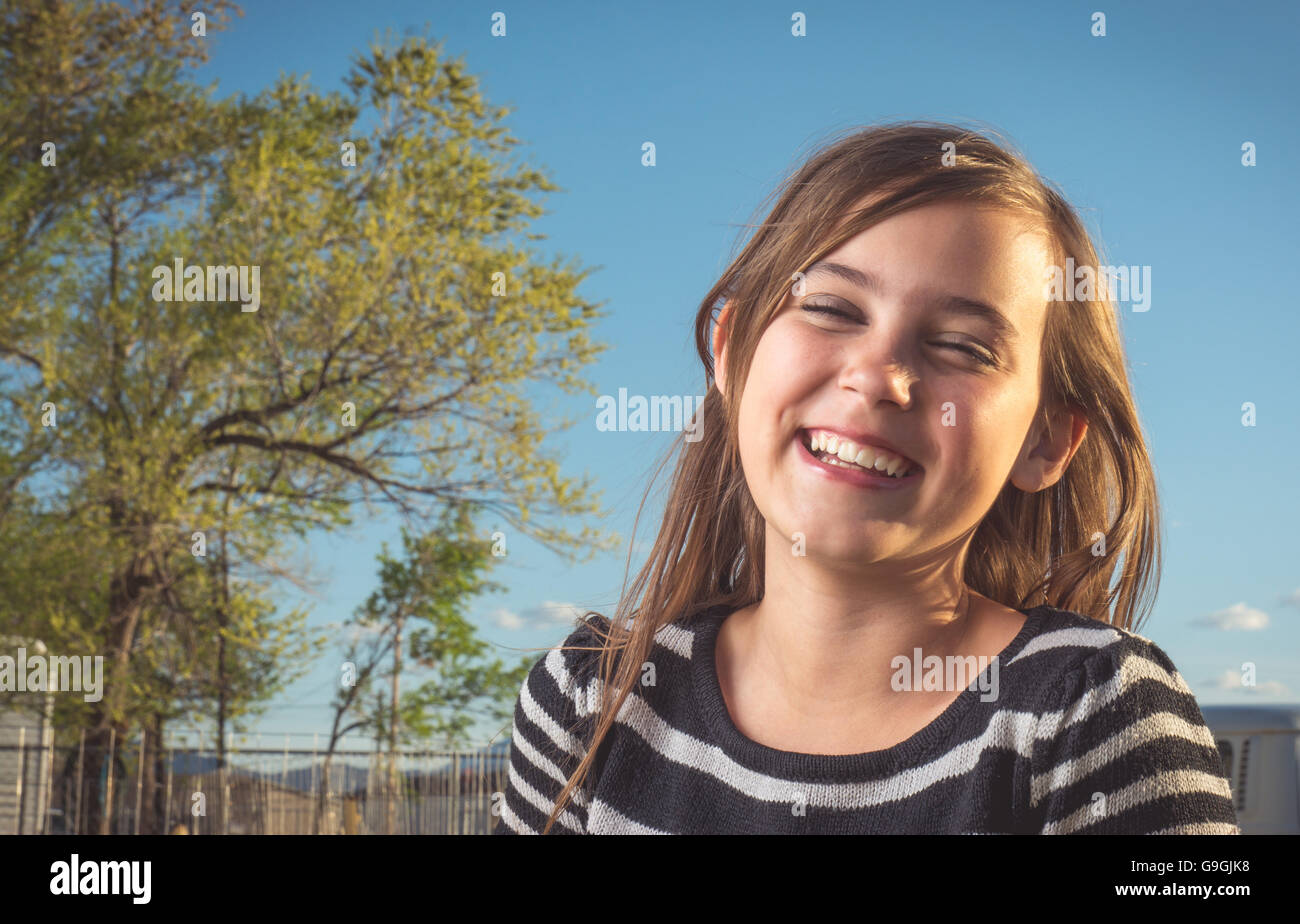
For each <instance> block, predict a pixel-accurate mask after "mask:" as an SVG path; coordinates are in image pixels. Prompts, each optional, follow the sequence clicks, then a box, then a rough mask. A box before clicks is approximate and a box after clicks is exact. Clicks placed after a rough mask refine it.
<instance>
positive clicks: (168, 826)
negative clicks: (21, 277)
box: [159, 270, 260, 834]
mask: <svg viewBox="0 0 1300 924" xmlns="http://www.w3.org/2000/svg"><path fill="white" fill-rule="evenodd" d="M259 272H260V270H259ZM159 744H161V742H159ZM166 751H167V792H166V795H164V796H163V806H164V808H163V828H162V829H163V834H171V833H172V765H173V764H175V763H176V749H175V748H167V749H166Z"/></svg>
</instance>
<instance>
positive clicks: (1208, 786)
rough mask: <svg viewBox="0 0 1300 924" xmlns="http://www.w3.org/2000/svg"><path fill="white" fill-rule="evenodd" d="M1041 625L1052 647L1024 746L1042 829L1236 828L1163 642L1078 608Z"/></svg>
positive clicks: (1212, 750) (1217, 761)
mask: <svg viewBox="0 0 1300 924" xmlns="http://www.w3.org/2000/svg"><path fill="white" fill-rule="evenodd" d="M1059 612H1060V611H1058V613H1059ZM1049 618H1052V619H1056V618H1057V617H1056V615H1053V616H1051V617H1049ZM1089 623H1092V625H1089ZM1053 635H1056V637H1057V642H1058V643H1059V649H1058V650H1059V651H1061V652H1063V653H1064V657H1063V658H1062V659H1061V660H1060V661H1059V663H1057V664H1055V665H1054V671H1053V676H1052V677H1050V678H1045V680H1049V681H1050V682H1046V683H1045V690H1044V692H1043V693H1042V695H1041V696H1040V697H1039V703H1038V708H1037V710H1036V712H1037V715H1036V717H1035V733H1034V738H1033V742H1032V751H1031V764H1032V767H1033V772H1032V774H1031V776H1032V779H1031V782H1030V790H1031V792H1030V803H1031V805H1033V806H1035V807H1036V809H1037V810H1038V811H1039V812H1040V813H1041V818H1040V819H1039V821H1040V822H1041V825H1042V827H1041V830H1042V831H1043V833H1069V832H1074V831H1082V830H1087V831H1089V832H1093V833H1116V834H1144V833H1187V834H1197V833H1237V831H1238V829H1237V827H1236V819H1235V815H1234V811H1233V806H1232V799H1231V793H1230V790H1229V785H1228V781H1227V779H1226V778H1225V777H1224V775H1223V765H1222V760H1221V758H1220V756H1219V752H1218V748H1217V746H1216V745H1215V742H1214V736H1213V734H1212V733H1211V732H1210V729H1209V727H1208V725H1207V724H1206V722H1205V717H1204V716H1203V715H1202V713H1201V709H1200V706H1199V705H1198V704H1197V702H1196V697H1195V695H1194V694H1193V693H1192V691H1191V688H1190V687H1188V685H1187V683H1186V681H1184V679H1183V677H1182V675H1181V674H1179V672H1178V669H1177V668H1176V667H1175V666H1174V662H1173V660H1172V659H1171V658H1170V657H1169V655H1168V654H1167V653H1166V652H1165V651H1164V649H1162V648H1161V647H1160V646H1159V645H1157V644H1156V643H1155V642H1153V641H1151V640H1150V639H1148V638H1145V637H1144V636H1141V635H1138V634H1136V633H1133V632H1129V631H1127V630H1124V629H1119V628H1116V627H1113V626H1107V625H1105V624H1104V623H1099V622H1095V621H1093V620H1089V619H1088V618H1087V617H1084V616H1079V615H1078V614H1064V615H1063V616H1062V617H1061V618H1060V620H1059V625H1058V626H1057V627H1056V628H1054V629H1052V630H1051V631H1049V632H1047V633H1045V636H1044V637H1050V636H1053Z"/></svg>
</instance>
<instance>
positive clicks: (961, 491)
mask: <svg viewBox="0 0 1300 924" xmlns="http://www.w3.org/2000/svg"><path fill="white" fill-rule="evenodd" d="M1050 253H1051V251H1050V249H1049V241H1048V238H1047V236H1046V234H1045V233H1044V232H1042V231H1035V230H1030V229H1028V227H1027V225H1026V223H1025V222H1024V220H1023V219H1022V218H1021V217H1020V216H1017V215H1015V214H1013V213H1010V212H1006V211H1000V210H995V209H991V208H988V207H983V208H981V207H978V206H974V205H970V204H966V203H955V202H953V203H948V202H945V203H935V204H930V205H926V206H922V207H918V208H916V209H913V210H911V211H908V212H904V213H902V214H899V215H895V216H893V217H892V218H889V219H886V220H885V221H883V222H881V223H880V224H877V225H875V226H874V227H872V228H869V229H867V230H866V231H864V232H862V233H861V234H859V235H858V236H857V237H855V238H853V239H851V240H849V241H848V242H846V243H845V244H844V245H843V246H841V247H840V248H839V249H838V250H836V251H834V252H833V253H831V254H829V255H828V256H826V257H825V258H824V259H823V260H822V261H820V262H819V263H818V264H817V265H815V266H813V267H811V268H809V270H808V271H807V273H806V274H805V278H804V280H803V283H802V291H800V290H799V289H798V288H797V287H795V286H793V285H792V291H791V293H789V294H787V296H786V299H785V302H784V303H783V305H782V307H781V309H780V310H779V312H778V313H777V315H776V316H775V318H774V319H773V320H772V322H771V324H770V325H769V326H768V328H767V330H766V331H764V333H763V336H762V338H761V340H760V342H759V344H758V347H757V350H756V352H755V354H754V358H753V362H752V364H751V367H750V372H749V377H748V379H747V381H746V384H745V390H744V394H743V395H742V397H741V403H740V456H741V463H742V465H743V467H744V471H745V477H746V480H747V482H748V485H749V489H750V492H751V494H752V495H753V498H754V501H755V503H756V504H757V506H758V509H759V510H760V511H761V512H762V514H763V516H764V518H765V519H766V520H767V525H768V530H769V535H770V532H771V530H773V529H775V530H776V531H777V532H778V533H779V534H780V535H781V536H783V537H785V539H787V540H789V541H791V542H792V543H793V542H794V541H795V540H796V539H797V536H796V534H798V533H802V534H803V535H804V536H805V537H806V552H805V554H807V555H816V556H817V557H819V558H823V559H838V560H842V561H843V562H845V563H852V564H859V565H860V564H865V563H871V562H876V561H882V560H886V559H898V558H908V557H913V556H924V555H925V553H927V552H932V551H934V550H936V549H939V548H940V547H942V546H944V545H946V544H947V543H950V542H953V541H956V540H960V539H961V538H963V537H964V536H966V535H967V534H968V533H970V532H973V529H974V527H975V526H976V525H977V524H978V523H979V521H980V520H981V519H982V518H983V517H984V515H985V514H986V513H987V512H988V510H989V508H990V507H991V506H992V504H993V502H994V500H995V499H996V498H997V495H998V493H999V492H1000V491H1001V490H1002V488H1003V486H1004V485H1005V484H1006V482H1007V480H1008V479H1009V478H1010V479H1011V480H1012V481H1013V482H1015V483H1016V484H1017V486H1018V487H1021V488H1022V489H1023V490H1031V491H1036V490H1039V489H1040V488H1042V487H1045V486H1046V485H1048V484H1051V483H1052V482H1053V481H1055V480H1056V478H1058V477H1059V475H1060V472H1061V471H1063V469H1064V463H1065V462H1066V461H1068V456H1069V455H1070V454H1071V450H1072V448H1073V447H1072V446H1071V445H1070V444H1071V442H1073V441H1072V440H1071V436H1073V435H1075V434H1072V433H1071V432H1070V431H1071V426H1070V423H1069V422H1068V419H1067V422H1066V423H1065V425H1064V427H1063V429H1064V431H1065V433H1064V434H1058V433H1056V432H1055V431H1056V430H1058V429H1062V428H1059V427H1057V426H1056V422H1055V421H1054V426H1053V430H1054V432H1053V437H1054V438H1055V440H1054V441H1053V443H1052V445H1051V446H1047V445H1045V444H1043V443H1040V442H1039V428H1038V427H1036V426H1033V424H1034V418H1035V413H1036V411H1037V409H1038V401H1039V389H1038V379H1039V349H1040V343H1041V339H1042V333H1043V324H1044V320H1045V312H1046V311H1047V310H1049V307H1048V304H1047V302H1046V300H1045V298H1044V289H1043V285H1044V281H1045V279H1046V278H1047V277H1046V273H1047V268H1048V266H1049V262H1050V260H1051V257H1050ZM827 264H832V265H834V266H837V267H838V269H836V268H827ZM975 303H979V304H980V305H982V306H983V307H979V306H978V305H976V304H975ZM999 319H1000V320H999ZM723 351H725V347H723ZM724 363H725V352H722V353H721V355H720V361H719V362H718V364H717V366H718V373H717V380H718V387H719V388H720V389H721V390H723V391H724V393H725V390H726V378H725V368H724ZM817 428H825V429H828V430H833V431H840V432H842V433H845V434H847V435H850V436H851V435H853V434H871V435H872V436H873V437H874V438H876V442H877V444H878V443H880V442H883V443H887V444H888V446H889V447H892V448H893V449H894V450H896V451H897V452H898V453H900V454H901V455H903V456H904V457H906V458H907V459H908V460H910V461H911V463H912V464H913V466H914V467H915V466H919V471H917V472H915V473H914V474H912V475H911V476H909V477H906V478H904V479H902V480H898V481H896V480H893V479H886V480H877V481H873V482H871V483H866V484H864V483H861V482H862V478H861V476H860V475H859V474H854V475H850V476H849V477H847V478H846V477H843V476H841V475H840V474H839V473H838V472H837V471H836V470H835V469H834V467H833V466H828V465H826V464H823V463H819V462H817V461H815V460H814V459H813V458H812V455H811V454H810V452H809V450H808V449H807V448H805V447H806V445H807V436H808V431H809V430H810V429H817ZM1079 435H1081V434H1079ZM1062 439H1064V442H1061V440H1062ZM854 442H855V443H856V444H857V446H858V448H865V446H864V444H866V445H874V444H872V440H871V438H866V439H858V440H855V441H854ZM1076 445H1077V444H1076ZM877 448H886V447H878V446H877ZM850 451H853V450H850ZM1062 455H1064V456H1065V457H1066V458H1064V459H1063V458H1061V456H1062ZM868 477H870V476H868Z"/></svg>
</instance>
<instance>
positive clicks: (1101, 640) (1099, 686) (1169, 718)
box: [1012, 606, 1213, 745]
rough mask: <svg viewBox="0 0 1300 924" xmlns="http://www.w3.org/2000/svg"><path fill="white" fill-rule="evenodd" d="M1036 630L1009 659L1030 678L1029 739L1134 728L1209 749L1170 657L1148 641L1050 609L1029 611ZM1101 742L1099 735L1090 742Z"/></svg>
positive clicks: (1201, 724) (1201, 722)
mask: <svg viewBox="0 0 1300 924" xmlns="http://www.w3.org/2000/svg"><path fill="white" fill-rule="evenodd" d="M1033 613H1034V616H1033V618H1036V619H1038V620H1040V625H1039V628H1038V631H1037V632H1036V633H1035V634H1034V636H1033V637H1032V638H1031V639H1030V640H1029V641H1028V642H1027V643H1026V644H1025V645H1024V647H1023V648H1022V649H1021V650H1020V651H1019V652H1018V653H1017V654H1016V656H1015V658H1013V659H1012V663H1013V664H1015V663H1021V664H1023V666H1024V673H1025V674H1026V675H1029V676H1033V677H1034V678H1035V680H1036V684H1035V690H1034V697H1035V701H1036V704H1037V705H1036V708H1035V709H1034V712H1035V713H1036V714H1037V717H1038V732H1037V736H1036V737H1037V739H1039V740H1042V739H1044V738H1048V739H1052V738H1056V737H1058V736H1060V735H1063V734H1067V733H1073V734H1078V735H1080V736H1083V737H1086V738H1089V739H1095V740H1101V739H1102V738H1104V737H1105V736H1106V735H1108V734H1110V733H1113V732H1114V731H1116V730H1119V729H1124V728H1130V727H1132V726H1133V725H1134V724H1135V723H1143V727H1147V728H1152V729H1156V728H1157V727H1158V731H1159V733H1160V734H1162V735H1168V734H1175V735H1178V736H1181V737H1184V738H1186V739H1188V740H1190V741H1193V742H1195V743H1196V744H1198V745H1202V744H1207V743H1210V744H1212V743H1213V742H1212V736H1211V735H1210V732H1209V729H1208V728H1207V727H1206V724H1205V719H1204V716H1203V715H1202V714H1201V710H1200V707H1199V706H1198V705H1197V702H1196V697H1195V695H1194V694H1193V693H1192V690H1191V688H1190V687H1189V686H1188V685H1187V682H1186V681H1185V680H1184V679H1183V677H1182V675H1181V674H1180V673H1179V672H1178V669H1177V667H1176V666H1175V665H1174V662H1173V659H1172V658H1170V657H1169V655H1168V653H1167V652H1165V650H1164V649H1163V648H1161V647H1160V646H1159V645H1157V644H1156V643H1155V642H1153V641H1151V639H1149V638H1146V637H1144V636H1141V635H1138V634H1137V633H1134V632H1130V631H1128V630H1125V629H1121V628H1118V627H1116V626H1111V625H1108V624H1107V623H1104V622H1101V621H1100V620H1096V619H1092V618H1090V617H1088V616H1083V615H1081V614H1079V613H1075V612H1071V611H1069V610H1061V609H1056V608H1055V607H1049V606H1043V607H1036V608H1035V609H1034V611H1033ZM1097 736H1101V737H1097Z"/></svg>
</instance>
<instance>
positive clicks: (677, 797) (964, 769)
mask: <svg viewBox="0 0 1300 924" xmlns="http://www.w3.org/2000/svg"><path fill="white" fill-rule="evenodd" d="M1025 612H1026V614H1027V615H1028V617H1029V618H1028V619H1027V620H1026V622H1025V625H1024V627H1023V628H1022V629H1021V631H1020V633H1019V634H1018V635H1017V636H1016V638H1015V639H1014V640H1013V641H1012V642H1011V644H1010V645H1008V646H1007V648H1006V649H1004V650H1003V652H1002V653H1001V655H1000V657H999V675H1000V676H999V695H998V697H997V699H996V700H993V701H990V702H985V701H984V700H983V699H982V698H981V695H980V692H979V690H978V688H977V687H976V686H975V685H972V686H971V688H969V689H967V690H965V691H964V692H963V693H962V694H961V695H960V696H959V697H958V698H957V699H956V701H954V702H953V703H952V705H950V706H949V707H948V709H946V710H945V711H944V712H943V713H942V714H941V715H940V716H939V718H937V719H936V720H935V721H934V722H932V723H931V724H930V725H928V726H927V727H926V728H924V729H922V730H921V731H920V732H918V733H916V734H915V735H913V736H912V737H911V738H909V739H907V740H906V741H904V742H901V743H900V744H897V745H895V746H893V747H890V748H887V749H885V750H882V751H874V752H871V753H867V754H850V755H817V754H796V753H792V752H788V751H778V750H775V749H772V748H768V747H765V746H763V745H760V744H758V743H757V742H754V741H752V740H750V739H748V738H746V737H745V736H744V735H743V734H741V733H740V731H739V730H738V729H736V727H735V725H734V724H733V723H732V722H731V719H730V716H729V714H728V713H727V711H726V705H725V702H724V700H723V698H722V695H721V690H720V689H719V687H718V682H717V675H716V673H715V670H714V643H715V641H716V638H717V629H718V626H719V625H720V624H721V622H722V620H723V619H724V618H725V617H726V615H727V611H726V610H723V609H720V608H716V609H714V610H710V611H707V612H704V613H700V614H698V615H697V616H695V617H694V618H692V619H690V620H682V621H679V622H675V623H670V624H669V625H666V626H664V627H662V628H661V629H660V630H659V631H658V632H657V633H656V636H655V642H656V644H655V647H654V649H653V651H652V653H651V661H652V662H653V664H654V668H655V670H654V676H655V683H654V685H653V686H646V685H643V686H641V687H639V688H638V690H636V691H634V692H633V693H632V694H631V695H630V696H629V697H628V698H627V700H626V702H625V703H624V705H623V708H622V709H621V710H620V712H619V716H618V720H617V722H616V724H615V726H614V728H613V730H612V731H611V733H610V736H609V738H608V739H607V741H606V743H605V745H604V746H603V747H602V754H601V755H600V758H599V760H598V762H597V765H596V770H597V773H596V774H595V776H594V783H589V787H591V788H589V789H587V791H579V792H577V793H576V794H575V799H574V800H573V801H572V802H571V803H570V804H569V806H568V807H567V808H566V811H565V813H564V814H563V815H562V816H561V818H560V821H559V824H558V825H557V826H556V827H554V828H552V831H555V832H556V833H568V834H576V833H589V834H632V833H635V834H668V833H674V834H683V833H845V834H848V833H861V834H867V833H909V834H911V833H953V834H956V833H972V834H974V833H982V834H997V833H1075V832H1085V833H1123V834H1135V833H1206V834H1210V833H1216V834H1217V833H1239V829H1238V828H1237V825H1236V816H1235V813H1234V810H1233V806H1232V800H1231V795H1230V792H1229V788H1228V782H1227V780H1226V779H1225V778H1224V776H1223V772H1222V765H1221V762H1220V758H1219V754H1218V751H1217V749H1216V748H1215V745H1214V741H1213V739H1212V737H1211V735H1210V732H1209V729H1208V728H1207V727H1206V725H1205V721H1204V718H1203V717H1202V715H1201V712H1200V709H1199V707H1198V706H1197V704H1196V700H1195V698H1194V697H1193V696H1192V693H1191V691H1190V690H1189V689H1188V687H1187V685H1186V683H1185V682H1184V681H1183V679H1182V677H1181V676H1179V674H1178V672H1177V670H1176V669H1175V668H1174V665H1173V663H1172V662H1171V661H1170V660H1169V658H1168V657H1167V656H1166V655H1165V653H1164V652H1163V651H1161V650H1160V649H1159V648H1158V647H1157V646H1156V645H1155V644H1153V643H1152V642H1150V641H1149V640H1147V639H1144V638H1142V637H1140V636H1137V635H1134V634H1132V633H1128V632H1124V631H1123V630H1119V629H1115V628H1112V627H1110V626H1107V625H1105V624H1103V623H1100V622H1097V621H1096V620H1092V619H1088V618H1087V617H1084V616H1081V615H1079V614H1077V613H1071V612H1067V611H1064V610H1058V609H1054V608H1052V607H1048V606H1040V607H1035V608H1034V609H1032V610H1028V611H1025ZM604 625H607V623H606V624H604ZM565 644H566V645H573V646H581V647H598V646H599V644H600V639H599V637H598V636H597V635H596V633H595V632H594V631H593V630H592V629H591V628H590V627H589V626H586V625H584V626H582V627H580V628H579V629H578V630H577V631H575V632H574V633H573V634H571V635H570V636H569V638H568V639H566V641H565ZM598 657H599V654H598V652H595V651H568V650H562V649H558V648H557V649H553V650H552V651H550V652H549V653H548V654H547V655H546V656H545V657H544V658H542V659H541V660H539V661H538V663H537V664H536V665H535V666H534V667H533V670H532V671H531V672H530V674H529V676H528V678H527V680H526V681H525V683H524V684H523V687H522V689H521V690H520V695H519V701H518V703H517V705H516V708H515V721H514V734H513V738H512V745H511V756H510V771H509V786H508V789H507V792H506V798H505V801H504V803H503V804H502V806H501V820H500V822H499V823H498V825H497V828H496V833H499V834H509V833H535V832H539V831H540V830H541V829H542V827H543V826H544V824H545V821H546V818H547V816H548V814H549V812H550V809H551V807H552V806H553V805H554V803H555V799H556V798H557V797H558V795H559V792H560V790H561V788H562V787H563V785H564V783H565V781H566V780H567V778H568V774H569V773H570V772H572V770H573V769H574V768H575V767H576V766H577V764H578V761H579V760H580V759H581V758H582V756H583V755H584V754H585V753H586V752H585V748H586V746H587V743H588V742H589V741H590V740H591V734H592V731H593V730H594V722H595V712H596V709H597V708H598V706H599V692H600V686H599V683H600V681H599V677H598V676H596V666H597V661H598Z"/></svg>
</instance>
